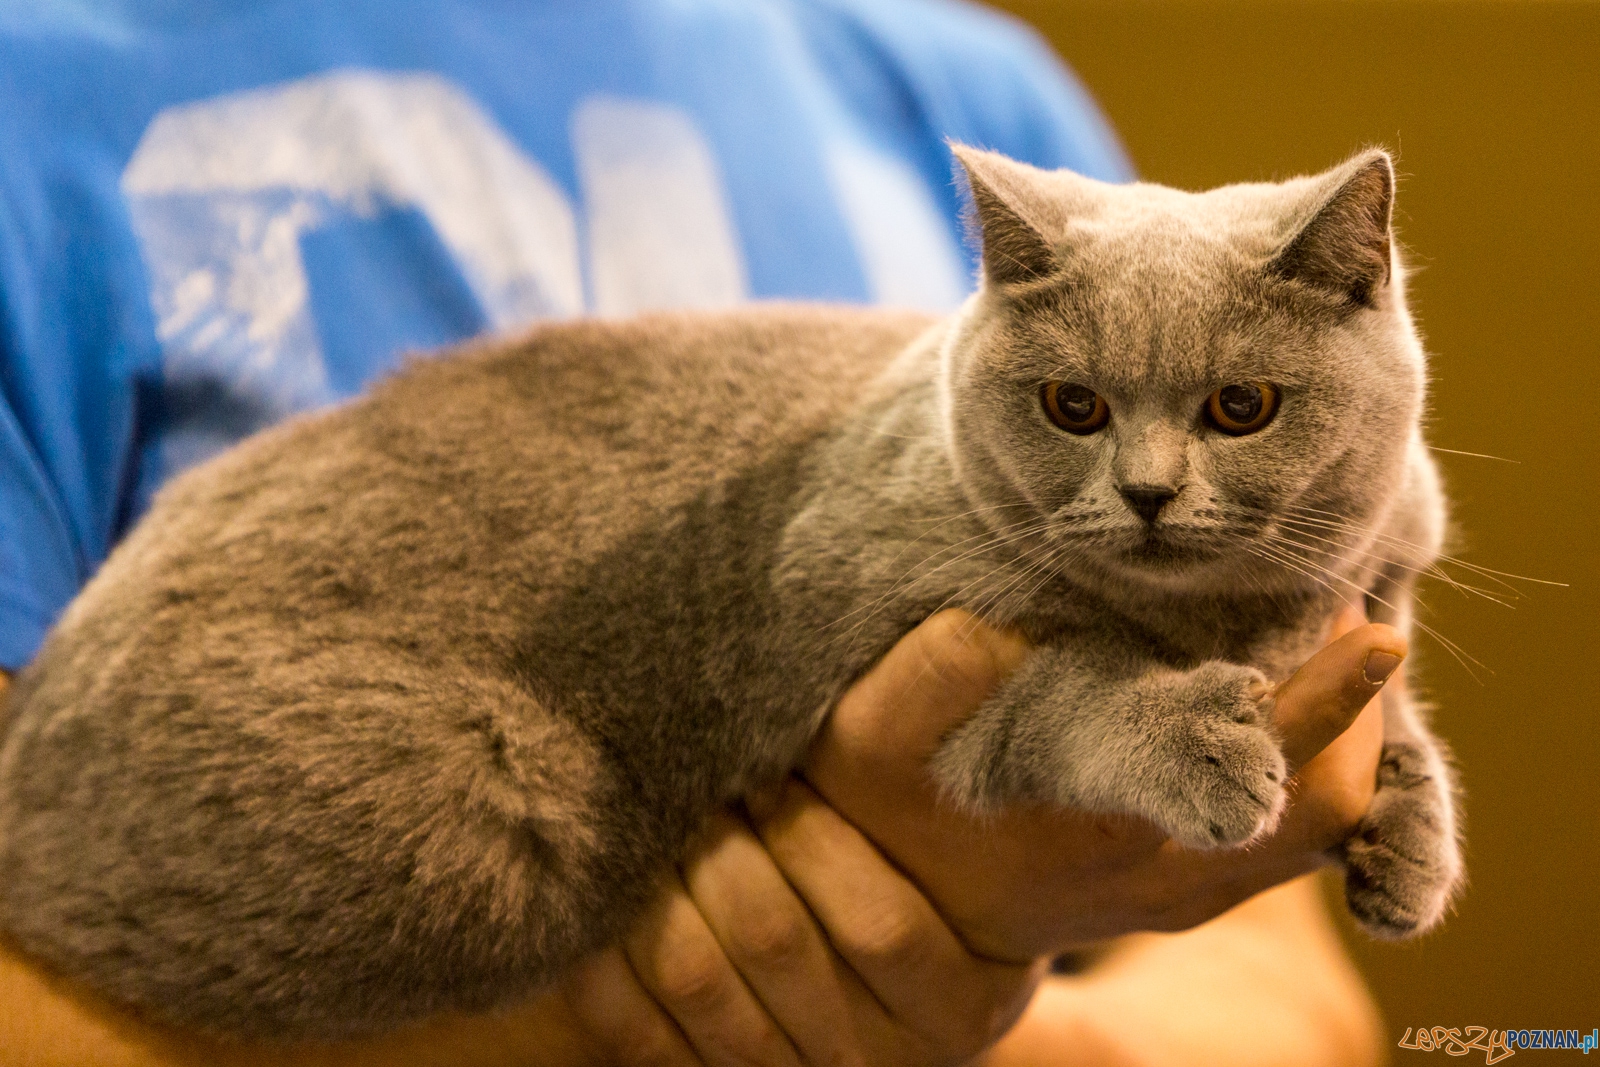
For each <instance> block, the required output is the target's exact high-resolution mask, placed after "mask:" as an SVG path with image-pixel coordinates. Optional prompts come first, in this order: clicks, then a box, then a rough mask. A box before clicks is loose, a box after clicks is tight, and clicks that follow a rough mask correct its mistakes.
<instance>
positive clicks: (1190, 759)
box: [1137, 661, 1288, 848]
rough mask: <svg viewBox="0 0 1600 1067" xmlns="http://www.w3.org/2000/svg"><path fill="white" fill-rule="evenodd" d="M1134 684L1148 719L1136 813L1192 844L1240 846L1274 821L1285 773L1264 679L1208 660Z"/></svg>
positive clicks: (1280, 805) (1251, 670)
mask: <svg viewBox="0 0 1600 1067" xmlns="http://www.w3.org/2000/svg"><path fill="white" fill-rule="evenodd" d="M1140 688H1141V689H1142V690H1143V691H1142V692H1139V693H1138V694H1137V699H1140V700H1142V701H1145V702H1147V704H1148V706H1147V709H1146V713H1147V714H1148V715H1149V719H1148V721H1150V722H1151V723H1153V724H1154V728H1153V729H1152V730H1151V736H1149V737H1147V738H1145V739H1144V740H1145V742H1146V743H1148V744H1149V746H1150V751H1149V752H1148V753H1145V754H1143V755H1144V756H1145V757H1146V758H1145V759H1144V760H1143V761H1142V762H1143V765H1142V766H1141V767H1139V770H1138V773H1139V775H1140V778H1141V782H1140V786H1141V787H1140V789H1139V790H1138V793H1139V800H1140V802H1141V803H1140V804H1139V807H1140V808H1141V809H1142V810H1141V811H1140V814H1143V815H1145V816H1147V817H1148V818H1150V819H1152V820H1154V821H1155V823H1156V824H1157V825H1159V826H1160V827H1161V828H1162V829H1164V830H1165V831H1166V832H1167V833H1168V834H1170V835H1171V836H1172V837H1173V839H1174V840H1176V841H1178V842H1179V843H1181V844H1185V845H1190V846H1193V847H1197V848H1217V847H1220V846H1224V845H1236V844H1240V843H1242V842H1245V841H1248V840H1250V839H1251V838H1253V837H1255V836H1256V835H1258V834H1261V833H1264V832H1266V831H1268V830H1270V829H1271V828H1272V827H1273V826H1274V825H1276V824H1277V821H1278V816H1279V815H1280V814H1281V813H1282V811H1283V806H1284V797H1285V794H1284V781H1285V779H1286V778H1287V776H1288V774H1287V767H1286V765H1285V763H1284V759H1283V751H1282V749H1281V748H1280V747H1279V744H1278V740H1277V738H1276V737H1275V736H1273V734H1272V730H1271V720H1272V697H1271V695H1270V687H1269V686H1268V684H1267V679H1266V677H1265V676H1264V675H1262V673H1261V672H1260V671H1258V670H1255V669H1254V668H1252V667H1244V666H1240V665H1239V664H1234V663H1223V662H1219V661H1213V662H1210V663H1204V664H1201V665H1200V666H1199V667H1197V668H1195V669H1194V670H1192V671H1187V672H1184V673H1182V674H1178V675H1166V676H1163V677H1158V678H1152V679H1150V681H1149V684H1148V685H1147V686H1141V687H1140Z"/></svg>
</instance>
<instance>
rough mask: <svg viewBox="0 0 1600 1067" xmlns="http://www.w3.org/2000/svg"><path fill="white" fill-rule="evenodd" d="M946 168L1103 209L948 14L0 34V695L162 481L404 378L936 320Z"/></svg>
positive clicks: (435, 0)
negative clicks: (566, 322) (605, 342)
mask: <svg viewBox="0 0 1600 1067" xmlns="http://www.w3.org/2000/svg"><path fill="white" fill-rule="evenodd" d="M946 138H953V139H956V140H959V141H963V142H966V143H970V144H976V145H981V146H985V147H991V148H995V149H998V150H1000V151H1002V152H1005V153H1007V154H1008V155H1011V156H1013V157H1016V158H1019V159H1024V160H1027V161H1030V162H1033V163H1035V164H1038V165H1040V166H1045V167H1071V168H1073V169H1075V170H1078V171H1080V172H1082V173H1085V174H1089V175H1093V176H1095V177H1100V178H1104V179H1108V180H1119V179H1123V178H1126V177H1128V176H1129V173H1130V170H1129V167H1128V164H1127V162H1126V160H1125V158H1124V156H1123V155H1122V153H1121V151H1120V149H1119V148H1118V146H1117V144H1116V141H1115V139H1114V137H1113V136H1112V135H1111V133H1110V131H1109V130H1108V128H1107V127H1106V125H1105V123H1104V122H1103V120H1102V119H1101V117H1100V116H1099V114H1098V112H1097V111H1096V110H1095V108H1094V105H1093V104H1092V102H1091V101H1090V100H1089V99H1088V98H1087V96H1086V95H1085V94H1084V92H1083V91H1082V89H1081V88H1079V86H1078V85H1077V84H1076V83H1075V82H1074V81H1073V80H1072V79H1071V77H1070V76H1069V75H1068V74H1067V73H1066V72H1065V71H1064V70H1063V69H1062V68H1061V66H1060V64H1059V63H1058V62H1057V61H1056V60H1055V59H1054V58H1053V57H1052V56H1051V55H1050V53H1049V52H1048V51H1047V50H1046V49H1045V48H1044V47H1043V46H1042V45H1041V44H1040V42H1039V41H1038V40H1037V39H1036V38H1035V37H1034V36H1033V35H1032V34H1031V33H1029V32H1028V31H1027V30H1025V29H1023V28H1022V27H1020V26H1019V25H1018V24H1016V23H1014V22H1012V21H1010V20H1008V19H1005V18H1003V17H1001V16H998V15H996V14H994V13H992V12H988V11H985V10H983V9H980V8H977V7H974V6H969V5H967V4H965V3H961V2H955V0H582V2H574V0H523V2H513V0H342V2H338V3H329V2H328V0H0V667H5V668H8V669H13V670H14V669H16V668H18V667H20V666H21V665H22V664H24V663H25V662H26V661H27V660H28V659H29V658H30V657H31V656H32V654H33V652H34V651H35V649H36V648H37V647H38V644H39V642H40V640H41V639H42V637H43V635H44V632H45V630H46V629H47V628H48V627H49V625H50V623H51V622H52V621H53V620H54V618H55V617H56V615H57V614H58V613H59V612H60V610H61V609H62V608H63V607H64V606H65V604H66V603H67V601H68V600H70V599H71V597H72V596H73V595H74V593H76V591H77V590H78V588H79V587H80V586H81V585H82V584H83V583H84V582H85V581H86V580H87V579H88V578H89V576H90V575H91V574H92V573H93V571H94V569H95V568H96V567H97V566H98V565H99V563H100V562H101V561H102V560H103V559H104V558H105V556H106V554H107V552H108V551H109V550H110V548H111V546H112V545H113V544H114V543H115V542H116V540H117V538H118V537H119V536H120V535H121V534H122V533H123V531H125V530H126V529H127V527H128V525H129V524H130V523H131V522H133V521H134V520H135V519H136V518H137V517H138V515H139V514H140V512H141V511H142V509H143V508H144V507H145V505H146V504H147V503H148V501H149V498H150V495H151V494H152V493H153V492H154V490H155V488H156V487H157V486H158V485H159V484H160V483H161V482H162V480H163V479H165V478H166V477H168V476H170V475H171V474H172V473H173V472H175V471H177V470H179V469H181V468H182V467H184V466H186V465H188V464H190V463H193V462H195V461H197V460H198V459H200V458H203V457H204V456H206V455H209V454H211V453H213V452H215V451H217V450H218V449H220V448H222V447H225V446H226V445H227V444H228V443H230V442H232V441H234V440H237V439H238V438H239V437H240V436H242V435H243V434H245V433H248V432H250V431H251V430H254V429H257V428H259V427H261V426H263V425H266V424H267V423H270V422H272V421H274V420H277V419H280V418H283V417H284V416H286V415H288V414H291V413H293V412H297V411H302V410H305V409H307V408H310V407H314V406H317V405H321V404H326V403H329V402H331V401H334V400H337V399H339V398H341V397H346V396H348V395H350V394H351V393H353V392H354V391H356V390H358V389H359V388H360V387H361V385H362V383H363V382H366V381H368V380H369V379H371V378H372V377H373V376H374V375H376V374H379V373H381V372H382V371H384V370H385V369H386V368H389V367H391V366H392V365H393V364H394V362H395V360H396V358H397V355H398V354H399V353H400V352H402V351H404V350H408V349H419V348H427V347H432V346H437V345H442V344H446V343H449V342H452V341H456V340H459V339H462V338H465V337H468V336H471V335H473V334H476V333H479V332H481V331H485V330H499V329H511V328H515V327H518V326H521V325H524V324H526V323H529V322H532V321H534V320H539V319H547V318H560V317H567V316H574V315H580V314H599V315H626V314H630V313H632V312H636V311H642V310H645V309H649V308H661V307H717V306H726V305H731V304H735V303H738V302H741V301H745V300H749V299H754V298H763V297H769V298H771V297H785V298H796V299H815V300H833V301H852V302H868V301H870V302H880V303H891V304H901V305H913V306H922V307H927V308H949V307H952V306H954V305H955V304H956V303H957V302H959V300H960V299H961V298H962V296H963V295H964V294H965V293H966V292H967V290H968V288H969V286H970V284H971V278H972V267H973V263H972V260H971V254H970V252H969V251H967V250H964V248H963V246H962V243H961V239H960V231H959V224H958V219H957V215H958V210H959V205H958V202H957V192H956V188H955V186H954V184H953V182H952V180H951V161H950V156H949V153H948V151H947V149H946V147H945V143H944V142H945V139H946Z"/></svg>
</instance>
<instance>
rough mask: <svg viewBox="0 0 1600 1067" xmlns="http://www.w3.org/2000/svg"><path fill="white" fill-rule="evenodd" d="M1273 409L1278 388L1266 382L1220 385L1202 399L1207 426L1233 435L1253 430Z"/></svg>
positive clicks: (1266, 420)
mask: <svg viewBox="0 0 1600 1067" xmlns="http://www.w3.org/2000/svg"><path fill="white" fill-rule="evenodd" d="M1277 412H1278V390H1277V389H1276V388H1274V387H1273V386H1271V385H1268V384H1267V383H1266V382H1240V383H1239V384H1238V385H1224V386H1223V387H1222V388H1221V389H1218V390H1217V391H1216V392H1214V393H1212V394H1211V396H1210V397H1209V398H1207V400H1206V414H1207V415H1208V416H1209V417H1210V419H1211V425H1213V426H1215V427H1216V428H1217V429H1219V430H1221V431H1222V432H1223V433H1227V434H1232V435H1233V436H1235V437H1242V436H1244V435H1245V434H1247V433H1255V432H1256V431H1257V430H1259V429H1261V428H1262V427H1263V426H1265V425H1266V424H1267V423H1269V422H1271V421H1272V416H1273V415H1275V414H1277Z"/></svg>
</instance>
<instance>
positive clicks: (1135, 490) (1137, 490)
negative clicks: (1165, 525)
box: [1117, 485, 1178, 523]
mask: <svg viewBox="0 0 1600 1067" xmlns="http://www.w3.org/2000/svg"><path fill="white" fill-rule="evenodd" d="M1117 491H1118V492H1120V493H1121V494H1122V499H1124V500H1126V501H1127V502H1128V506H1129V507H1130V508H1132V509H1133V510H1134V513H1135V514H1137V515H1138V516H1139V517H1140V518H1142V519H1144V521H1145V522H1148V523H1154V522H1155V521H1156V516H1157V515H1160V514H1161V509H1162V508H1164V507H1166V506H1167V501H1169V500H1171V499H1172V498H1173V497H1175V496H1177V495H1178V490H1176V489H1168V488H1167V487H1166V486H1164V485H1124V486H1119V487H1118V490H1117Z"/></svg>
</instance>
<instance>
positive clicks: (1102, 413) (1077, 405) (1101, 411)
mask: <svg viewBox="0 0 1600 1067" xmlns="http://www.w3.org/2000/svg"><path fill="white" fill-rule="evenodd" d="M1040 397H1041V398H1042V399H1043V401H1044V413H1045V414H1046V415H1049V416H1050V421H1051V422H1053V423H1055V424H1056V425H1057V426H1059V427H1061V428H1062V429H1063V430H1066V431H1067V432H1068V433H1077V434H1085V433H1094V432H1095V431H1096V430H1098V429H1099V428H1100V427H1102V426H1104V425H1105V424H1106V420H1108V419H1110V418H1111V409H1110V408H1109V407H1107V406H1106V400H1105V397H1103V396H1101V395H1100V394H1099V393H1097V392H1095V391H1094V390H1093V389H1090V388H1089V387H1088V386H1086V385H1074V384H1072V383H1071V382H1046V383H1045V384H1044V388H1043V389H1042V390H1040Z"/></svg>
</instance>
